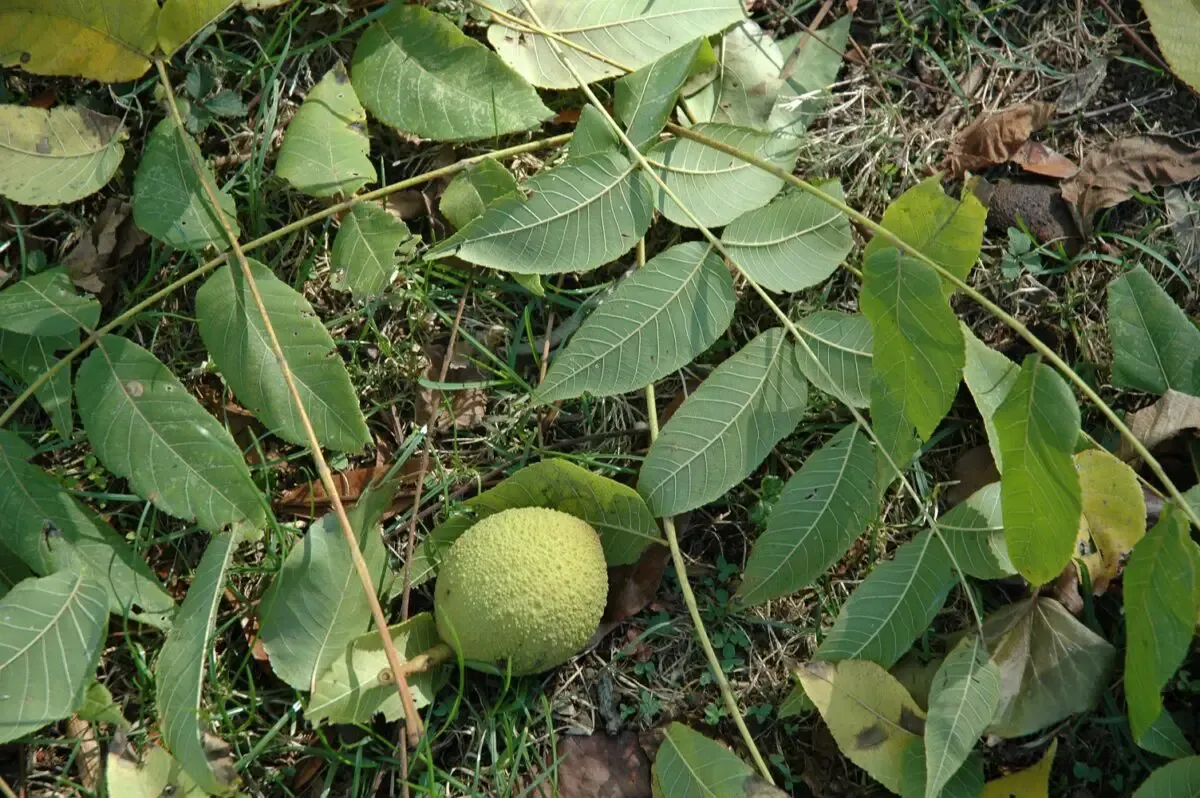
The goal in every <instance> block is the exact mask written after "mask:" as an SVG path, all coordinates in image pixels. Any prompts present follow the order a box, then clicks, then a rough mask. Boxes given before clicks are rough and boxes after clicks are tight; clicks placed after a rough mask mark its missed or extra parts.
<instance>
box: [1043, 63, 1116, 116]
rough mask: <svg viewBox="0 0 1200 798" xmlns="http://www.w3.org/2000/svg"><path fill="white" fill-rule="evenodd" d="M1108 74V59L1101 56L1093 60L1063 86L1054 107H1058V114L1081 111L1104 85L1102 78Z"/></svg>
mask: <svg viewBox="0 0 1200 798" xmlns="http://www.w3.org/2000/svg"><path fill="white" fill-rule="evenodd" d="M1107 74H1108V59H1107V58H1104V57H1103V56H1101V57H1098V58H1093V59H1092V60H1091V61H1088V62H1087V64H1086V65H1084V67H1083V68H1082V69H1080V70H1079V71H1078V72H1076V73H1075V74H1074V75H1072V76H1071V77H1070V78H1068V79H1067V82H1066V84H1064V85H1063V90H1062V92H1061V93H1060V94H1059V95H1058V100H1057V102H1055V105H1056V106H1058V112H1059V113H1060V114H1073V113H1075V112H1076V111H1081V110H1083V108H1084V106H1086V105H1087V104H1088V103H1089V102H1090V101H1091V99H1092V97H1094V96H1096V92H1097V91H1099V90H1100V87H1101V86H1102V85H1103V84H1104V78H1105V76H1106V75H1107Z"/></svg>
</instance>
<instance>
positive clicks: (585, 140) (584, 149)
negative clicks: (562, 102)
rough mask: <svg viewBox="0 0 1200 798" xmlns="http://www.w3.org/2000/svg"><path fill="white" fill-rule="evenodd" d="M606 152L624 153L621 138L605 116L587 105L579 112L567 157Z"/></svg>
mask: <svg viewBox="0 0 1200 798" xmlns="http://www.w3.org/2000/svg"><path fill="white" fill-rule="evenodd" d="M604 152H620V153H624V152H625V148H624V145H623V144H622V143H621V137H620V136H618V135H617V133H616V131H615V130H613V129H612V126H611V125H609V124H608V120H607V119H605V118H604V114H602V113H600V112H599V111H597V110H596V109H595V108H594V107H592V106H590V105H585V106H583V110H582V111H580V112H579V121H578V122H576V123H575V134H574V135H573V136H571V145H570V147H569V149H568V150H567V157H568V158H579V157H582V156H584V155H596V154H597V153H604Z"/></svg>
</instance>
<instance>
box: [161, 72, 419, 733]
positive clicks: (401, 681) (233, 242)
mask: <svg viewBox="0 0 1200 798" xmlns="http://www.w3.org/2000/svg"><path fill="white" fill-rule="evenodd" d="M154 64H155V66H156V67H157V68H158V77H159V80H161V81H162V85H163V89H164V90H165V91H164V93H165V95H166V99H167V106H168V108H169V109H170V111H171V118H172V119H173V120H174V124H175V126H176V133H177V135H180V136H182V135H184V126H183V117H182V115H181V114H180V113H179V106H178V104H177V103H176V102H175V89H174V88H173V87H172V86H171V79H170V77H169V76H168V75H167V67H166V65H165V64H164V63H163V62H162V60H161V59H155V62H154ZM184 150H185V151H186V152H187V154H188V160H189V161H190V162H191V166H192V170H193V171H194V172H195V173H196V178H197V179H198V180H199V181H200V185H201V186H202V187H203V189H204V193H205V194H206V195H207V196H208V201H209V203H210V204H211V210H212V212H213V214H214V215H215V216H216V219H217V222H218V223H219V224H220V225H221V228H222V230H224V232H225V237H226V239H228V241H229V246H230V247H231V248H232V250H233V254H234V257H235V258H236V259H237V263H238V265H239V267H240V268H241V271H242V275H243V277H244V279H245V280H246V287H247V288H249V289H250V296H251V297H252V298H253V300H254V304H255V307H256V308H257V309H258V313H259V316H260V317H261V318H262V323H263V329H264V330H266V333H267V338H268V340H269V341H270V343H271V349H272V351H273V352H274V354H275V360H276V362H277V363H278V364H279V371H280V373H281V374H282V375H283V381H284V382H285V383H286V384H287V388H288V393H289V394H290V396H291V399H292V402H293V403H294V404H295V406H296V414H297V415H298V416H299V418H300V424H301V426H303V427H304V434H305V437H307V438H308V444H309V448H310V449H311V450H312V457H313V462H314V463H315V464H316V466H317V473H318V474H319V475H320V477H321V484H322V485H324V486H325V492H326V493H327V494H328V495H329V498H330V502H331V503H332V504H333V511H334V514H335V515H336V516H337V519H338V523H339V525H340V526H341V529H342V535H343V536H344V537H345V538H346V545H347V546H348V547H349V549H350V558H351V560H352V561H353V563H354V570H355V571H356V572H357V573H358V578H359V581H360V582H361V583H362V588H363V592H364V593H366V595H367V601H368V603H369V604H370V607H371V616H372V618H373V619H374V621H375V626H376V628H377V629H378V631H379V638H380V642H381V643H382V644H383V650H384V653H385V654H386V656H387V660H388V665H389V666H390V667H391V669H392V675H393V676H394V677H395V680H396V689H397V691H398V692H399V693H400V701H401V703H402V704H403V706H404V722H405V727H406V729H407V731H408V736H409V738H410V742H411V743H413V744H415V743H416V741H417V739H418V738H420V736H421V719H420V718H419V717H418V716H417V708H416V704H415V703H414V701H413V697H412V692H411V691H410V690H409V689H408V682H407V681H406V680H405V678H404V673H403V672H402V671H401V666H402V664H403V663H402V662H401V660H400V654H399V653H398V652H397V651H396V646H395V644H394V643H393V641H392V635H391V633H390V632H389V631H388V622H387V618H386V617H385V616H384V614H383V607H382V606H380V604H379V597H378V596H377V595H376V591H375V580H374V579H373V578H372V576H371V570H370V568H369V567H368V566H367V562H366V560H364V559H363V556H362V551H361V550H360V548H359V545H358V536H357V535H356V534H355V532H354V526H353V525H352V524H351V523H350V518H349V517H348V516H347V515H346V508H345V507H344V506H343V505H342V499H341V496H339V495H338V491H337V485H336V484H335V483H334V481H333V473H332V472H331V471H330V469H329V463H327V462H326V461H325V455H324V453H323V452H322V451H321V442H320V440H318V438H317V433H316V430H314V429H313V426H312V421H311V419H309V417H308V411H307V410H305V408H304V403H303V401H302V399H301V397H300V391H299V390H298V389H297V388H296V380H295V377H294V376H293V374H292V369H291V366H290V365H289V364H288V362H287V357H286V356H285V355H284V352H283V347H282V346H281V345H280V343H279V337H278V336H277V335H276V334H275V326H274V324H272V323H271V315H270V313H268V312H267V306H266V304H265V303H264V302H263V298H262V294H261V293H259V290H258V284H257V283H256V282H255V280H254V273H253V272H252V271H251V269H250V261H249V260H247V259H246V253H245V252H244V251H243V249H242V247H241V244H239V243H238V237H237V234H236V233H235V232H234V231H233V227H232V226H231V225H230V223H229V219H228V218H226V216H225V212H224V210H222V208H221V203H220V197H219V195H218V193H217V189H216V186H214V185H213V184H212V179H211V178H210V177H209V176H208V172H207V169H205V167H204V164H202V163H199V162H198V161H199V155H198V154H197V153H196V152H195V151H194V150H193V149H192V148H191V147H184Z"/></svg>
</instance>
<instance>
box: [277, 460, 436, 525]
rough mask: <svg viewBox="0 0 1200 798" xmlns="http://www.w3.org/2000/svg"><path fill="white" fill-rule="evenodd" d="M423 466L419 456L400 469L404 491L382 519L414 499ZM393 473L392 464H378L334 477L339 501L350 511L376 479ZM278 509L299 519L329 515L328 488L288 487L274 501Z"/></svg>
mask: <svg viewBox="0 0 1200 798" xmlns="http://www.w3.org/2000/svg"><path fill="white" fill-rule="evenodd" d="M419 467H420V458H419V457H410V458H409V459H408V460H407V461H406V462H405V463H404V465H403V466H402V467H401V469H400V475H399V479H400V483H401V489H400V490H397V491H396V496H395V498H393V499H392V504H391V506H390V507H389V508H388V509H387V511H386V512H384V514H383V518H385V519H386V518H391V517H392V516H393V515H395V514H396V513H399V512H402V511H403V510H404V509H406V508H407V507H408V505H409V500H410V499H411V498H412V490H411V487H412V485H413V484H414V483H415V482H416V479H417V469H418V468H419ZM389 470H391V466H390V465H377V466H370V467H367V468H353V469H351V470H349V471H340V472H338V473H336V474H334V475H333V482H334V484H335V485H336V486H337V489H338V498H340V499H341V500H342V504H344V505H346V507H347V508H349V507H352V506H353V505H354V503H355V502H356V501H358V498H359V497H360V496H362V494H363V492H364V491H365V490H366V489H367V486H369V485H370V484H371V482H372V481H373V480H375V479H382V478H383V476H384V475H385V474H387V472H388V471H389ZM275 506H276V510H277V512H280V513H287V514H288V515H293V516H296V517H298V518H318V517H320V516H322V515H324V514H325V513H326V512H328V510H329V508H330V506H332V500H331V499H330V498H329V494H328V493H326V492H325V486H324V485H322V484H321V483H320V482H318V481H313V482H306V483H305V484H303V485H297V486H296V487H294V488H289V489H288V490H285V491H284V492H283V493H282V494H280V496H279V498H278V499H277V500H276V502H275Z"/></svg>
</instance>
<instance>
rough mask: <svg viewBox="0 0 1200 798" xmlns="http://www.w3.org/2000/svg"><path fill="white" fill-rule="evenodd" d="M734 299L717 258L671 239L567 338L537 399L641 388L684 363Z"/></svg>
mask: <svg viewBox="0 0 1200 798" xmlns="http://www.w3.org/2000/svg"><path fill="white" fill-rule="evenodd" d="M735 302H736V298H735V296H734V293H733V279H732V278H731V277H730V275H729V269H728V268H727V267H726V266H725V263H724V261H723V260H722V259H721V257H720V255H718V254H717V253H716V251H715V250H714V249H713V248H712V246H711V245H709V244H706V243H701V242H688V243H686V244H677V245H675V246H673V247H671V248H670V249H668V250H665V251H663V252H661V253H659V254H658V255H656V256H655V257H654V258H652V259H651V260H650V262H649V263H647V264H646V265H645V266H643V267H642V268H640V269H638V270H637V271H635V272H633V273H632V274H631V275H629V276H628V277H627V278H625V279H624V280H623V281H621V283H620V284H619V285H618V286H617V288H616V290H615V291H614V292H613V294H612V296H610V297H609V298H608V299H606V300H605V301H604V303H603V304H602V305H600V307H599V308H597V309H596V310H595V311H593V312H592V314H591V315H590V316H588V318H587V319H586V320H585V321H584V322H583V324H582V325H581V326H580V327H579V330H578V331H577V332H576V333H575V334H574V335H573V336H571V340H570V341H569V342H568V343H567V346H566V348H565V349H564V350H563V352H562V353H561V354H559V355H558V356H557V357H556V358H555V359H554V361H553V363H552V364H551V366H550V370H549V371H548V372H547V374H546V378H545V379H544V380H543V381H542V383H541V385H539V386H538V389H537V394H536V396H537V399H538V401H540V402H553V401H557V400H559V399H569V398H573V397H576V396H581V395H582V394H584V393H591V394H593V395H595V396H612V395H614V394H620V393H625V392H626V391H632V390H635V389H637V388H642V387H644V386H646V385H649V384H651V383H653V382H654V381H656V380H658V379H661V378H662V377H665V376H666V375H668V374H670V373H671V372H673V371H675V370H677V369H680V368H682V367H684V366H686V365H687V364H688V363H690V362H692V359H693V358H695V357H696V356H697V355H699V354H701V353H702V352H704V351H705V350H706V349H708V347H710V346H711V345H712V344H713V343H714V342H715V341H716V340H717V338H718V337H719V336H720V335H721V333H723V332H725V329H726V328H727V327H728V326H729V322H730V320H731V319H732V318H733V308H734V304H735Z"/></svg>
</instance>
